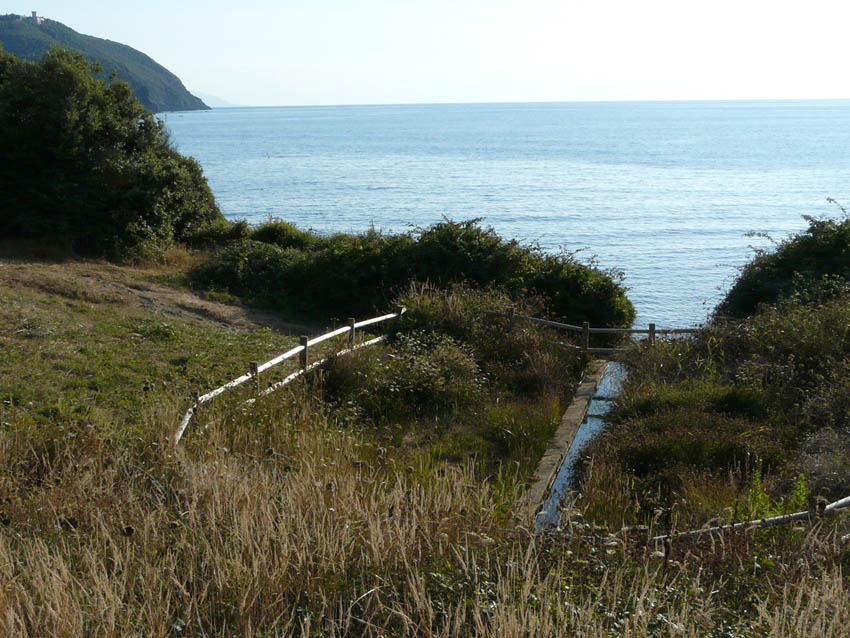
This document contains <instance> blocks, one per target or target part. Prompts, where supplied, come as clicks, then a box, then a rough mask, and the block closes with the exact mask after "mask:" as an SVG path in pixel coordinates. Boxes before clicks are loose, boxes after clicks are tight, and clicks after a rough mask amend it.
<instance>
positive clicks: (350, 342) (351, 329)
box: [348, 317, 357, 348]
mask: <svg viewBox="0 0 850 638" xmlns="http://www.w3.org/2000/svg"><path fill="white" fill-rule="evenodd" d="M356 323H357V320H356V319H355V318H354V317H349V318H348V347H349V348H353V347H354V324H356Z"/></svg>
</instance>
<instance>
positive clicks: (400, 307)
mask: <svg viewBox="0 0 850 638" xmlns="http://www.w3.org/2000/svg"><path fill="white" fill-rule="evenodd" d="M403 311H404V306H396V307H395V313H396V314H397V315H398V317H397V318H398V319H401V313H402V312H403Z"/></svg>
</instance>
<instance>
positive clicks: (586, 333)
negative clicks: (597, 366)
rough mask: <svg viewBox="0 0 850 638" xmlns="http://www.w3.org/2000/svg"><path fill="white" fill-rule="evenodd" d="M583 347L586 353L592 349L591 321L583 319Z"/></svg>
mask: <svg viewBox="0 0 850 638" xmlns="http://www.w3.org/2000/svg"><path fill="white" fill-rule="evenodd" d="M581 349H582V350H583V351H584V353H585V354H587V352H588V351H589V350H590V322H589V321H583V322H582V324H581Z"/></svg>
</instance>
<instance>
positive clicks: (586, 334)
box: [483, 310, 699, 354]
mask: <svg viewBox="0 0 850 638" xmlns="http://www.w3.org/2000/svg"><path fill="white" fill-rule="evenodd" d="M483 312H484V314H485V315H492V316H494V317H505V318H506V319H520V320H522V321H529V322H531V323H539V324H542V325H544V326H551V327H552V328H560V329H561V330H571V331H572V332H580V333H581V335H582V339H581V345H580V346H574V345H571V344H566V343H562V344H559V345H563V346H568V347H571V348H576V349H577V350H582V351H584V352H589V353H591V354H596V353H603V354H604V353H611V352H622V351H623V348H591V347H590V335H591V334H628V335H635V334H645V335H648V336H649V345H655V337H656V336H657V335H682V334H696V333H698V332H699V329H698V328H661V329H659V328H656V327H655V324H654V323H651V324H649V328H592V327H591V326H590V323H588V322H587V321H585V322H583V323H582V325H580V326H575V325H573V324H570V323H562V322H560V321H550V320H549V319H540V318H539V317H529V316H527V315H520V314H517V313H515V312H514V311H513V310H511V311H510V312H496V311H495V310H484V311H483Z"/></svg>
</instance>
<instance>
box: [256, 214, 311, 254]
mask: <svg viewBox="0 0 850 638" xmlns="http://www.w3.org/2000/svg"><path fill="white" fill-rule="evenodd" d="M251 239H253V240H254V241H261V242H263V243H266V244H274V245H275V246H278V247H280V248H311V247H316V246H319V245H324V244H326V243H327V240H326V239H325V238H324V237H320V236H319V235H316V234H315V233H311V232H309V231H305V230H301V229H300V228H298V227H297V226H296V225H295V224H290V223H289V222H286V221H283V220H282V219H269V220H268V221H266V222H264V223H262V224H260V225H259V226H257V228H255V229H254V230H253V231H252V232H251Z"/></svg>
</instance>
